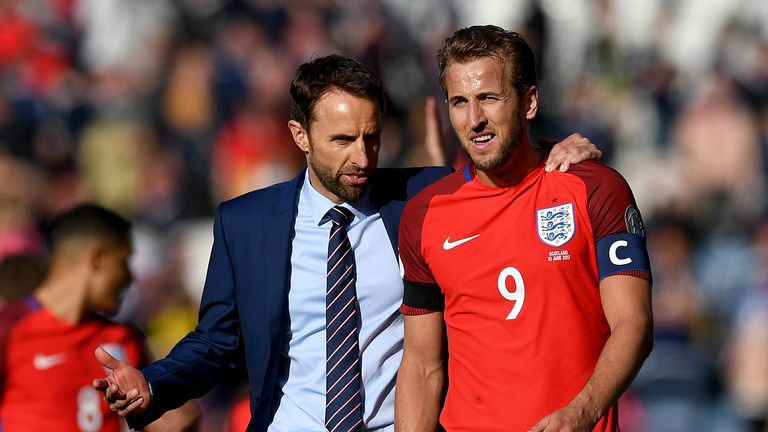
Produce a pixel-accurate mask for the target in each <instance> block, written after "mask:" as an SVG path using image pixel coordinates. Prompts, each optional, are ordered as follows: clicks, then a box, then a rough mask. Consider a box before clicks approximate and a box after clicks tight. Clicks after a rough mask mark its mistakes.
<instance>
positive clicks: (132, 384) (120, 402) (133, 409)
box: [93, 348, 152, 417]
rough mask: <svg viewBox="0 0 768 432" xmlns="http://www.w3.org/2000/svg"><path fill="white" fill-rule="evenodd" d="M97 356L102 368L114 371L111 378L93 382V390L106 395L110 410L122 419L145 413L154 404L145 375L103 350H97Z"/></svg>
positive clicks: (98, 379)
mask: <svg viewBox="0 0 768 432" xmlns="http://www.w3.org/2000/svg"><path fill="white" fill-rule="evenodd" d="M95 355H96V359H97V360H98V361H99V363H101V365H102V366H104V367H105V368H107V369H109V370H111V371H112V375H111V376H108V377H106V378H97V379H95V380H93V388H95V389H96V390H98V391H100V392H101V393H102V394H103V395H104V400H106V401H107V404H108V405H109V408H110V409H111V410H112V411H114V412H116V413H118V414H119V415H120V416H122V417H125V416H128V415H140V414H143V413H145V412H146V411H147V410H148V409H149V407H150V405H151V403H152V395H151V394H150V392H149V383H148V382H147V379H146V378H145V377H144V374H142V373H141V371H139V370H138V369H136V368H134V367H133V366H131V365H129V364H128V363H125V362H122V361H120V360H118V359H116V358H114V357H112V356H111V355H110V354H109V353H108V352H107V351H105V350H104V349H103V348H97V349H96V352H95Z"/></svg>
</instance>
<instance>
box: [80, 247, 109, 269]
mask: <svg viewBox="0 0 768 432" xmlns="http://www.w3.org/2000/svg"><path fill="white" fill-rule="evenodd" d="M104 253H105V251H104V248H102V247H100V246H97V245H92V246H89V247H88V248H87V249H86V250H85V254H84V257H85V260H86V262H87V263H88V268H89V269H90V270H91V271H98V270H99V269H101V267H102V266H103V265H104Z"/></svg>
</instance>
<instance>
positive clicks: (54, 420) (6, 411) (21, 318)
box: [0, 204, 178, 432]
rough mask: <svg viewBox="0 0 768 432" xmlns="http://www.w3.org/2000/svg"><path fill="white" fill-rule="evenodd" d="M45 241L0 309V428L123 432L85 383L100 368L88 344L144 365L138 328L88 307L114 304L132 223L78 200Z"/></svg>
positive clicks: (124, 279) (123, 281)
mask: <svg viewBox="0 0 768 432" xmlns="http://www.w3.org/2000/svg"><path fill="white" fill-rule="evenodd" d="M48 239H49V243H50V269H49V271H48V274H47V276H46V277H45V279H44V281H43V282H42V284H41V285H40V286H39V287H38V288H36V289H35V290H34V292H33V293H32V294H31V295H29V296H27V297H25V298H23V299H22V300H19V301H17V302H15V303H11V304H9V305H8V306H7V307H6V308H5V309H3V311H2V312H0V430H2V431H3V432H16V431H23V432H30V431H41V432H42V431H46V432H47V431H84V432H94V431H101V432H119V431H122V430H124V429H125V426H124V425H125V422H124V420H123V419H122V418H120V416H118V415H117V414H116V413H114V412H112V411H111V410H110V409H109V408H108V407H107V404H106V403H105V402H104V400H103V397H102V396H101V394H100V393H99V392H98V391H96V390H95V389H94V388H93V386H92V382H93V379H94V378H95V377H98V376H102V375H104V374H105V373H106V372H105V370H104V368H103V367H102V366H101V364H100V363H99V362H98V361H97V360H96V359H95V358H94V357H93V352H94V350H96V348H97V347H101V348H103V349H105V350H106V351H108V352H109V353H111V354H112V355H113V356H114V357H116V358H119V359H121V360H123V361H125V362H128V363H130V364H132V365H136V366H141V365H143V364H145V363H146V359H145V352H144V338H143V336H142V335H141V334H140V333H138V331H136V330H135V329H133V328H132V327H129V326H127V325H124V324H117V323H113V322H111V321H109V320H107V319H106V318H104V317H102V316H101V315H97V314H96V313H95V312H107V313H111V312H114V311H115V310H116V309H117V307H118V305H119V297H120V294H121V293H122V291H123V290H124V289H125V288H126V287H127V286H128V285H129V283H130V282H131V273H130V271H129V268H128V259H129V257H130V256H131V252H132V247H131V225H130V223H129V222H128V221H127V220H125V219H123V218H122V217H120V216H118V215H116V214H114V213H112V212H111V211H109V210H107V209H104V208H102V207H99V206H95V205H90V204H82V205H79V206H77V207H75V208H73V209H71V210H69V211H67V212H64V213H63V214H61V215H60V216H58V217H56V218H55V219H54V220H53V221H52V222H51V224H50V228H49V232H48ZM153 427H155V425H153ZM157 427H158V429H156V430H166V431H167V430H169V429H167V428H163V427H161V426H159V424H158V426H157ZM177 430H178V429H177Z"/></svg>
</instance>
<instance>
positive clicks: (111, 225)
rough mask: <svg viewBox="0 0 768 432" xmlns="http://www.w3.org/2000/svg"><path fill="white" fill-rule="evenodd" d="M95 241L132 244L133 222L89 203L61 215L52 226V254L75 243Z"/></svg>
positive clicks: (49, 242) (54, 220)
mask: <svg viewBox="0 0 768 432" xmlns="http://www.w3.org/2000/svg"><path fill="white" fill-rule="evenodd" d="M91 238H97V239H104V240H107V241H112V242H114V243H115V244H119V245H130V244H131V223H130V222H129V221H128V220H127V219H125V218H123V217H122V216H120V215H118V214H117V213H114V212H112V211H110V210H107V209H106V208H104V207H101V206H99V205H96V204H90V203H85V204H80V205H78V206H76V207H74V208H72V209H70V210H67V211H65V212H63V213H61V214H59V215H58V216H56V217H55V218H53V219H52V220H51V222H50V224H49V225H48V232H47V241H48V247H49V250H50V251H54V250H56V248H57V247H59V246H60V245H62V244H63V243H66V242H68V241H71V240H78V239H91Z"/></svg>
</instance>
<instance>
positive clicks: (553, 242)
mask: <svg viewBox="0 0 768 432" xmlns="http://www.w3.org/2000/svg"><path fill="white" fill-rule="evenodd" d="M536 221H537V225H536V226H537V231H538V233H539V238H540V239H541V241H543V242H544V243H546V244H548V245H550V246H554V247H560V246H562V245H564V244H566V243H568V241H569V240H570V239H571V238H573V233H574V231H576V220H575V218H574V217H573V203H568V204H563V205H559V206H557V207H548V208H544V209H539V210H536Z"/></svg>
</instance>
